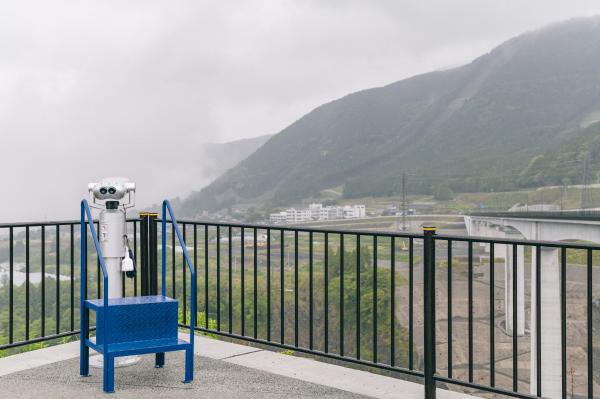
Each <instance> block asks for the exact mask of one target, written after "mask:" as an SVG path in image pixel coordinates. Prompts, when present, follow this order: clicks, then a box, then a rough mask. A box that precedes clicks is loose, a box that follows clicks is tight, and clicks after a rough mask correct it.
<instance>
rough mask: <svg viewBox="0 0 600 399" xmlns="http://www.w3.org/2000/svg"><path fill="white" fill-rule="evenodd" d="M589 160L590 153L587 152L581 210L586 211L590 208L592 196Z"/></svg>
mask: <svg viewBox="0 0 600 399" xmlns="http://www.w3.org/2000/svg"><path fill="white" fill-rule="evenodd" d="M589 159H590V153H589V152H586V154H585V158H584V159H583V176H582V179H581V184H582V187H581V206H580V208H581V209H585V208H587V207H588V206H589V196H590V192H589V187H588V184H589V181H588V174H589V171H588V168H589V165H588V163H589Z"/></svg>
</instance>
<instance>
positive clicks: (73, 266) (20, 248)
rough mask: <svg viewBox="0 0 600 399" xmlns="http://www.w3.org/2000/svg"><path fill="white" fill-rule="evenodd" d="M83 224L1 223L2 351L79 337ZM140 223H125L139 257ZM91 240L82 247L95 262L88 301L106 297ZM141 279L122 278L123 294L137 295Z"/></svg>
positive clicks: (0, 347) (60, 222) (86, 287)
mask: <svg viewBox="0 0 600 399" xmlns="http://www.w3.org/2000/svg"><path fill="white" fill-rule="evenodd" d="M94 223H95V226H96V229H98V222H97V221H95V222H94ZM80 224H81V221H79V220H67V221H45V222H26V223H2V224H0V314H2V313H3V312H6V316H7V317H6V319H2V318H1V317H0V351H3V350H17V348H19V347H23V346H28V345H31V344H43V343H44V342H46V341H51V340H56V339H68V338H69V337H71V336H74V335H78V334H79V333H80V332H79V328H77V327H78V325H79V323H80V314H79V313H80V311H79V301H80V288H81V285H80V282H81V275H80V274H81V273H80V268H79V260H78V259H79V255H80V250H81V249H80V248H81V239H80V236H81V233H80ZM140 224H141V221H140V220H137V219H135V220H134V219H130V220H128V222H127V228H128V232H129V234H130V237H131V236H132V237H133V242H134V248H135V249H134V255H135V258H137V253H138V248H139V246H140V245H139V244H140V243H139V242H138V241H139V240H138V236H139V234H138V233H139V231H140ZM90 238H91V236H90V235H89V234H88V236H87V239H86V240H85V241H84V248H86V251H87V258H88V259H95V260H96V261H95V263H96V265H95V268H96V272H95V273H89V274H88V275H87V276H86V279H87V282H88V284H87V285H86V286H85V297H86V299H89V298H102V295H101V294H102V269H101V263H100V259H99V258H98V257H97V256H96V255H95V254H94V253H93V248H92V247H90V246H89V245H88V241H89V239H90ZM136 263H137V262H136ZM138 280H139V279H138V276H137V275H136V277H135V279H133V280H130V279H125V277H123V292H122V293H123V295H138V293H139V292H141V291H140V284H139V281H138ZM89 287H92V289H90V288H89ZM94 288H95V289H94Z"/></svg>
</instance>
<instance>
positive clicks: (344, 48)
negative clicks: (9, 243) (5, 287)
mask: <svg viewBox="0 0 600 399" xmlns="http://www.w3.org/2000/svg"><path fill="white" fill-rule="evenodd" d="M599 13H600V2H599V1H597V0H588V1H578V0H568V1H567V0H565V1H552V0H527V1H523V0H511V1H508V0H502V1H498V0H493V1H491V0H453V1H448V0H435V1H434V0H431V1H429V0H420V1H415V0H411V1H401V0H389V1H377V0H369V1H367V0H362V1H359V0H356V1H352V0H338V1H327V0H314V1H308V0H296V1H284V0H271V1H248V0H245V1H231V0H228V1H222V0H220V1H218V0H216V1H199V0H190V1H175V0H168V1H167V0H164V1H152V0H140V1H132V0H128V1H122V0H118V1H107V0H103V1H82V0H74V1H61V0H54V1H44V0H40V1H22V0H20V1H3V2H2V3H1V4H0V149H1V154H0V177H1V178H2V190H1V194H2V196H1V198H2V199H1V200H0V205H1V206H0V222H8V221H15V220H38V219H48V220H52V219H59V218H76V217H77V216H78V202H79V200H80V198H81V197H82V195H84V194H85V190H86V185H87V182H89V181H95V180H97V179H100V178H102V177H104V176H111V175H122V176H127V177H130V178H132V179H133V180H135V181H136V182H137V183H138V193H139V197H138V198H139V203H140V205H147V204H150V203H154V202H158V201H160V199H162V198H163V197H175V196H178V195H179V196H183V195H185V194H187V193H189V192H190V191H191V190H194V189H198V188H200V187H201V186H202V185H204V184H206V181H204V180H203V178H202V177H200V176H199V175H198V173H197V170H198V169H197V167H198V165H201V162H202V160H201V159H198V158H199V157H198V156H197V154H196V153H197V148H198V146H199V145H200V144H201V143H203V142H223V141H229V140H234V139H238V138H245V137H253V136H258V135H263V134H272V133H276V132H278V131H279V130H281V129H282V128H284V127H285V126H287V125H289V124H290V123H291V122H293V121H294V120H296V119H298V118H299V117H301V116H302V115H304V114H306V113H307V112H309V111H310V110H311V109H313V108H315V107H317V106H318V105H320V104H322V103H324V102H327V101H331V100H333V99H335V98H338V97H340V96H343V95H345V94H348V93H350V92H353V91H357V90H361V89H365V88H370V87H374V86H381V85H385V84H388V83H391V82H394V81H397V80H400V79H402V78H405V77H409V76H411V75H415V74H418V73H423V72H427V71H430V70H435V69H441V68H447V67H452V66H457V65H460V64H463V63H466V62H469V61H471V60H472V59H473V58H475V57H477V56H478V55H480V54H482V53H485V52H487V51H489V50H490V49H491V48H493V47H494V46H496V45H497V44H499V43H501V42H502V41H504V40H506V39H508V38H510V37H512V36H515V35H517V34H519V33H522V32H524V31H528V30H532V29H535V28H537V27H540V26H542V25H544V24H547V23H550V22H553V21H559V20H563V19H568V18H572V17H575V16H586V15H593V14H599Z"/></svg>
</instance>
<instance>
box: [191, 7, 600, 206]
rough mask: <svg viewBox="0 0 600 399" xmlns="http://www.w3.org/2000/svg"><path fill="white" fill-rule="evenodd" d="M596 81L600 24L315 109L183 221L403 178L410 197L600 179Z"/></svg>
mask: <svg viewBox="0 0 600 399" xmlns="http://www.w3.org/2000/svg"><path fill="white" fill-rule="evenodd" d="M598 71H600V16H598V17H591V18H579V19H574V20H569V21H566V22H562V23H557V24H553V25H550V26H547V27H545V28H542V29H539V30H536V31H532V32H528V33H525V34H523V35H520V36H518V37H515V38H513V39H511V40H508V41H507V42H505V43H503V44H501V45H500V46H498V47H496V48H495V49H493V50H492V51H491V52H489V53H487V54H484V55H482V56H480V57H479V58H477V59H475V60H474V61H472V62H471V63H469V64H467V65H464V66H461V67H458V68H454V69H449V70H444V71H436V72H430V73H426V74H423V75H418V76H415V77H412V78H408V79H404V80H401V81H399V82H396V83H392V84H390V85H388V86H385V87H379V88H373V89H369V90H364V91H360V92H357V93H353V94H350V95H347V96H345V97H343V98H340V99H338V100H335V101H332V102H330V103H327V104H324V105H322V106H320V107H318V108H316V109H315V110H313V111H312V112H310V113H308V114H307V115H305V116H303V117H302V118H300V119H299V120H297V121H296V122H294V123H293V124H291V125H290V126H289V127H287V128H285V129H284V130H282V131H281V132H280V133H278V134H276V135H275V136H273V137H271V138H270V139H269V140H268V141H267V142H266V143H265V144H264V145H263V146H262V147H260V148H259V149H258V150H257V151H256V152H254V153H253V154H252V155H250V156H249V157H248V158H246V159H244V160H243V161H242V162H240V163H239V164H238V165H237V166H235V167H234V168H232V169H230V170H229V171H228V172H227V173H225V174H224V175H222V176H221V177H219V178H218V179H216V180H215V181H214V182H213V183H212V184H210V185H209V186H207V187H205V188H204V189H202V190H201V191H199V192H194V193H193V194H192V195H190V197H189V198H188V199H187V200H185V201H184V203H183V206H184V212H185V213H187V214H197V213H198V212H199V211H200V210H215V209H221V208H223V207H226V206H229V205H231V204H235V203H261V204H265V205H279V204H289V203H291V202H297V201H298V200H302V199H307V198H311V197H318V196H319V193H320V192H321V191H322V190H324V189H327V188H333V187H340V186H342V187H343V193H344V196H345V197H348V198H351V197H360V196H383V195H390V194H394V193H398V192H399V191H400V187H399V181H400V176H401V174H402V172H403V171H406V172H408V173H409V176H410V184H409V191H410V192H412V193H430V192H432V191H433V190H435V188H436V187H439V186H448V187H450V188H451V189H452V190H454V191H456V192H466V191H485V190H492V189H493V190H510V189H516V188H518V187H528V186H537V185H542V184H562V183H563V182H565V181H566V180H570V181H571V182H572V183H577V182H579V180H580V179H581V177H580V176H581V175H580V174H578V173H575V172H573V171H574V170H575V171H581V170H582V164H583V163H584V161H583V158H587V159H588V161H587V162H588V167H589V168H590V173H597V171H598V168H597V163H598V160H599V159H600V154H599V152H598V151H599V149H598V146H595V147H594V146H593V145H588V144H586V145H584V146H583V147H581V145H583V144H582V143H583V142H582V140H583V139H582V138H587V140H588V141H592V142H593V141H594V140H595V138H596V137H597V134H598V133H600V129H599V127H598V125H595V124H594V123H595V122H596V121H598V120H600V73H598ZM596 142H597V140H596ZM592 147H593V148H592ZM592 150H593V151H592ZM542 167H545V168H549V169H544V170H542V171H540V168H542ZM590 176H592V174H590Z"/></svg>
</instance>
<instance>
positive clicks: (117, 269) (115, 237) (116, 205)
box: [88, 177, 135, 298]
mask: <svg viewBox="0 0 600 399" xmlns="http://www.w3.org/2000/svg"><path fill="white" fill-rule="evenodd" d="M88 192H89V197H90V205H91V206H92V207H94V208H97V209H100V224H99V232H98V239H99V241H100V247H101V248H102V254H103V255H104V260H105V263H106V269H107V272H108V289H109V291H108V297H109V298H120V297H121V296H122V295H121V294H122V292H123V280H122V278H121V273H125V274H126V276H127V277H129V278H133V277H134V276H135V268H134V263H133V252H132V250H131V248H130V246H129V239H128V238H127V226H126V219H127V209H128V208H132V207H133V206H135V183H133V182H130V181H129V179H126V178H123V177H108V178H105V179H102V180H101V181H100V182H98V183H90V184H88Z"/></svg>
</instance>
